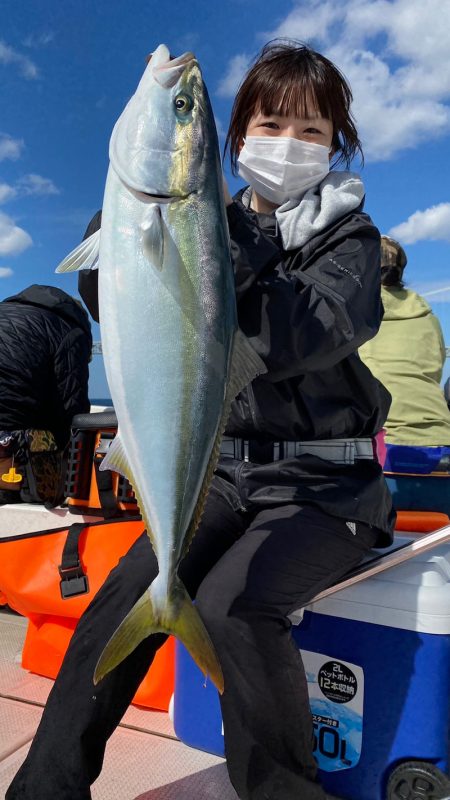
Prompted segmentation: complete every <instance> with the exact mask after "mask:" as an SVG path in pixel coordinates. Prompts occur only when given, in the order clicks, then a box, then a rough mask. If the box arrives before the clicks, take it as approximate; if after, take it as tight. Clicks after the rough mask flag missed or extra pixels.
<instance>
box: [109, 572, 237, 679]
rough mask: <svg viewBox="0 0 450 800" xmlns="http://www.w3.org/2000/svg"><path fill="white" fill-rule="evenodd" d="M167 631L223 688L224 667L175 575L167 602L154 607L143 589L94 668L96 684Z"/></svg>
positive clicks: (149, 595) (205, 672)
mask: <svg viewBox="0 0 450 800" xmlns="http://www.w3.org/2000/svg"><path fill="white" fill-rule="evenodd" d="M157 632H162V633H168V634H173V635H174V636H176V637H177V638H178V639H180V641H182V642H183V644H184V645H185V647H186V648H187V650H188V651H189V653H190V654H191V656H192V658H193V659H194V661H195V662H196V663H197V665H198V666H199V667H200V669H201V670H202V672H203V673H204V674H205V675H209V676H210V678H211V680H212V682H213V683H214V685H215V686H216V687H217V689H218V690H219V692H220V693H222V692H223V675H222V669H221V667H220V664H219V660H218V658H217V655H216V652H215V649H214V645H213V643H212V642H211V639H210V637H209V634H208V632H207V630H206V628H205V626H204V624H203V621H202V619H201V617H200V615H199V613H198V611H197V609H196V608H195V606H194V605H193V603H192V600H191V598H190V597H189V595H188V593H187V591H186V589H185V587H184V586H183V584H182V583H181V581H180V580H179V578H177V577H175V579H174V580H173V582H172V584H171V588H170V590H169V593H168V596H167V602H166V604H165V606H164V607H163V608H162V609H161V608H159V607H158V610H156V609H155V608H154V605H153V603H152V598H151V594H150V591H149V590H147V591H146V592H144V594H143V595H142V597H140V598H139V600H138V601H137V603H135V605H134V606H133V608H132V609H131V611H130V612H129V614H128V615H127V616H126V617H125V619H124V620H123V622H122V623H121V624H120V625H119V627H118V628H117V630H116V631H115V633H114V634H113V635H112V637H111V639H110V640H109V642H108V643H107V644H106V646H105V648H104V650H103V652H102V654H101V656H100V658H99V660H98V662H97V665H96V667H95V672H94V684H97V683H99V681H101V680H102V678H104V677H105V675H107V674H108V672H111V670H113V669H114V668H115V667H117V666H118V665H119V664H120V663H121V662H122V661H123V660H124V659H125V658H126V657H127V656H128V655H130V653H132V652H133V650H135V648H136V647H137V646H138V645H139V644H140V643H141V642H142V641H143V640H144V639H145V638H146V637H147V636H149V635H150V634H151V633H157Z"/></svg>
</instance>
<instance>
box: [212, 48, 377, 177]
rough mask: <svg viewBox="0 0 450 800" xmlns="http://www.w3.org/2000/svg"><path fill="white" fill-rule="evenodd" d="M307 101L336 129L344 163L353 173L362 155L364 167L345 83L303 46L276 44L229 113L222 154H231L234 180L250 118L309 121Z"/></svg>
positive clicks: (335, 138)
mask: <svg viewBox="0 0 450 800" xmlns="http://www.w3.org/2000/svg"><path fill="white" fill-rule="evenodd" d="M308 98H310V99H311V101H312V102H313V103H314V106H315V107H316V108H317V110H318V111H319V112H320V114H322V116H323V117H326V118H328V119H330V120H331V121H332V123H333V140H332V147H333V150H334V153H335V154H338V159H337V161H335V162H334V163H333V166H337V165H338V164H340V163H343V164H345V165H346V167H349V165H350V162H351V160H352V159H353V158H354V156H355V155H356V154H357V153H359V154H360V157H361V162H362V163H363V162H364V156H363V152H362V146H361V142H360V140H359V138H358V132H357V130H356V127H355V124H354V122H353V118H352V115H351V113H350V105H351V102H352V100H353V95H352V91H351V89H350V86H349V84H348V83H347V80H346V79H345V77H344V76H343V74H342V73H341V72H340V71H339V70H338V68H337V67H336V66H335V65H334V64H333V63H332V62H331V61H329V60H328V59H327V58H325V56H322V55H321V54H320V53H316V51H315V50H312V49H311V48H310V47H308V46H307V45H304V44H301V43H300V42H293V41H290V40H288V41H285V40H280V39H275V40H273V41H271V42H268V44H266V45H265V46H264V47H263V49H262V50H261V52H260V54H259V55H258V56H257V58H256V60H255V62H254V64H253V66H252V67H251V68H250V70H249V71H248V73H247V75H246V76H245V78H244V80H243V82H242V84H241V86H240V88H239V91H238V93H237V95H236V99H235V101H234V104H233V109H232V111H231V121H230V127H229V129H228V135H227V139H226V142H225V149H224V154H225V153H226V151H227V149H228V148H229V150H230V158H231V166H232V171H233V174H234V175H236V173H237V159H238V155H239V150H240V147H241V145H242V140H243V138H244V137H245V134H246V131H247V127H248V123H249V121H250V119H251V117H252V116H253V115H254V114H255V113H258V112H259V111H261V112H262V113H263V114H270V113H274V112H276V113H278V114H281V115H282V116H288V115H290V114H295V115H296V116H299V117H306V116H307V115H308V114H309V113H311V108H309V109H308Z"/></svg>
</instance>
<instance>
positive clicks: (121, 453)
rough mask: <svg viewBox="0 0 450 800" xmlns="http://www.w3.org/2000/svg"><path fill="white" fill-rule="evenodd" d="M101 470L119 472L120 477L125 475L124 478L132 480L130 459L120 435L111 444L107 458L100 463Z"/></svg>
mask: <svg viewBox="0 0 450 800" xmlns="http://www.w3.org/2000/svg"><path fill="white" fill-rule="evenodd" d="M99 469H101V470H106V469H110V470H112V472H118V473H119V474H120V475H123V477H124V478H127V479H128V480H132V476H131V470H130V467H129V464H128V458H127V456H126V453H125V450H124V449H123V445H122V439H121V438H120V434H119V433H118V434H117V436H115V438H114V439H113V441H112V442H111V444H110V446H109V448H108V451H107V453H106V456H105V457H104V458H103V459H102V461H101V462H100V467H99Z"/></svg>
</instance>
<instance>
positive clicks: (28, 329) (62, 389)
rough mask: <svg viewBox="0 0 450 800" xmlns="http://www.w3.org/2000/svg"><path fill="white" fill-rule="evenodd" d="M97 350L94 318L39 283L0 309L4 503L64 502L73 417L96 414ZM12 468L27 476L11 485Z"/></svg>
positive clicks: (0, 488) (0, 498)
mask: <svg viewBox="0 0 450 800" xmlns="http://www.w3.org/2000/svg"><path fill="white" fill-rule="evenodd" d="M91 350H92V336H91V326H90V322H89V318H88V315H87V313H86V311H85V310H84V309H83V307H82V305H81V303H80V302H79V301H77V300H74V299H73V298H72V297H70V295H68V294H66V292H63V291H62V289H58V288H57V287H55V286H41V285H38V284H34V285H32V286H29V287H28V288H26V289H24V290H23V291H22V292H20V293H19V294H17V295H14V296H13V297H8V298H6V299H5V300H3V302H1V303H0V475H5V476H6V477H5V479H2V478H1V477H0V503H9V502H17V501H18V500H20V499H26V500H36V501H40V500H42V502H44V501H49V502H52V501H53V502H54V501H56V500H57V499H59V498H58V497H57V496H56V495H57V493H58V492H59V490H60V483H61V478H62V475H61V470H62V468H63V461H62V458H61V454H62V453H63V452H64V450H65V448H66V445H67V444H68V441H69V437H70V425H71V421H72V417H73V416H74V414H78V413H84V412H86V411H89V407H90V404H89V399H88V377H89V369H88V363H89V360H90V357H91ZM30 462H31V464H30ZM30 465H31V471H30V470H29V469H27V467H30ZM16 467H17V469H16ZM11 468H14V470H15V472H16V474H18V475H19V476H20V475H21V471H22V472H23V471H24V470H25V472H26V475H22V476H21V477H22V480H21V481H19V482H17V483H14V482H11V481H10V480H9V478H8V476H10V475H11V474H12V475H14V473H10V469H11ZM36 472H37V473H43V474H44V473H45V475H46V476H47V479H48V480H47V485H45V475H44V478H40V477H39V475H38V474H36ZM24 478H26V480H23V479H24ZM30 480H31V483H32V484H33V485H30ZM49 483H51V484H52V485H49Z"/></svg>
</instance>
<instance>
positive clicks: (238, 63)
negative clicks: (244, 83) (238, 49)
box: [217, 53, 251, 97]
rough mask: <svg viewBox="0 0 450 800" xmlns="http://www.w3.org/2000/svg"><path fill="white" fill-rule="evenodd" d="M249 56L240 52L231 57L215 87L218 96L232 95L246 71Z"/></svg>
mask: <svg viewBox="0 0 450 800" xmlns="http://www.w3.org/2000/svg"><path fill="white" fill-rule="evenodd" d="M250 58H251V57H250V56H248V55H246V54H245V53H241V54H240V55H237V56H234V57H233V58H232V59H231V61H230V64H229V67H228V70H227V72H226V74H225V75H224V77H223V78H222V80H221V81H220V83H219V85H218V87H217V94H218V95H219V97H233V96H234V95H235V94H236V91H237V89H238V87H239V84H240V82H241V80H242V78H243V76H244V74H245V72H246V71H247V68H248V65H249V63H250Z"/></svg>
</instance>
